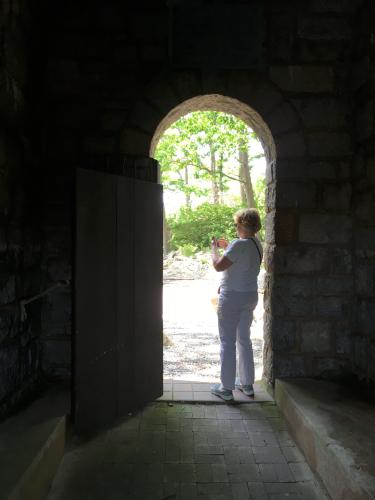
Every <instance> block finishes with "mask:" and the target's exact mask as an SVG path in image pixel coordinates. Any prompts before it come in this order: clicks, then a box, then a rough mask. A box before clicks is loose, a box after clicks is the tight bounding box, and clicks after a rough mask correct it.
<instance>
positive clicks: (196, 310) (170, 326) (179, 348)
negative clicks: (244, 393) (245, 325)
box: [163, 272, 263, 382]
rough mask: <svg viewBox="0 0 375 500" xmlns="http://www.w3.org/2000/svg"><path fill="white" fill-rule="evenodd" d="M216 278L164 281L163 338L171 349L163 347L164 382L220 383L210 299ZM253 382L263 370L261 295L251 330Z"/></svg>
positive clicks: (214, 316) (213, 315)
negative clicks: (253, 362) (166, 339)
mask: <svg viewBox="0 0 375 500" xmlns="http://www.w3.org/2000/svg"><path fill="white" fill-rule="evenodd" d="M217 287H218V275H217V274H216V273H214V272H213V273H212V274H211V273H208V274H207V275H206V276H205V278H204V279H176V278H173V279H171V278H169V277H164V291H163V322H164V334H165V335H166V336H167V338H168V339H170V341H171V342H170V343H171V345H170V346H165V347H164V378H167V379H168V378H173V379H176V380H184V379H185V380H187V379H188V380H195V381H202V382H215V381H219V373H220V358H219V336H218V331H217V317H216V311H215V308H214V306H213V305H212V303H211V299H212V298H213V297H216V296H217ZM251 340H252V344H253V351H254V361H255V375H256V377H255V378H256V379H257V380H258V379H260V378H261V376H262V366H263V294H261V293H259V302H258V306H257V308H256V310H255V311H254V320H253V324H252V327H251Z"/></svg>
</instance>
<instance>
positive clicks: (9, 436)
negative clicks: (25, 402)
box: [0, 394, 67, 500]
mask: <svg viewBox="0 0 375 500" xmlns="http://www.w3.org/2000/svg"><path fill="white" fill-rule="evenodd" d="M64 408H66V405H64ZM60 413H61V400H59V401H58V402H57V400H56V398H55V397H54V396H53V397H52V398H51V395H50V394H49V395H48V396H44V397H43V398H40V399H39V400H37V401H35V402H34V403H33V404H32V405H30V406H29V407H28V408H27V409H26V410H24V411H22V412H20V413H18V414H16V415H14V416H12V417H10V418H8V419H7V420H5V421H4V422H2V423H1V424H0V499H1V500H42V499H44V498H46V496H47V493H48V490H49V488H50V486H51V483H52V480H53V478H54V476H55V474H56V472H57V469H58V467H59V465H60V462H61V459H62V457H63V454H64V448H65V436H66V421H67V419H66V416H65V415H64V414H63V413H61V414H60ZM56 414H57V415H56Z"/></svg>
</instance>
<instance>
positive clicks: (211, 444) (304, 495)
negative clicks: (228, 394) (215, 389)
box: [48, 402, 327, 500]
mask: <svg viewBox="0 0 375 500" xmlns="http://www.w3.org/2000/svg"><path fill="white" fill-rule="evenodd" d="M281 498H293V499H306V500H323V499H326V498H327V497H326V495H325V493H324V492H323V491H322V490H321V489H320V486H319V485H318V483H317V481H316V480H315V478H314V475H313V474H312V472H311V470H310V469H309V467H308V465H307V464H306V462H305V461H304V457H303V455H302V454H301V453H300V451H299V450H298V448H297V447H296V446H295V445H294V443H293V440H292V438H291V436H290V434H289V432H288V430H287V427H286V425H285V422H284V420H283V418H282V417H281V415H280V414H279V411H278V409H277V407H276V405H275V404H274V403H273V402H264V403H253V404H251V405H249V404H235V405H222V404H212V403H211V404H183V403H166V402H156V403H153V404H151V405H149V406H148V407H146V408H145V409H144V410H143V411H142V412H140V413H139V414H136V415H132V416H129V417H127V418H125V419H124V420H122V421H121V422H119V423H118V424H117V425H115V426H113V427H112V428H110V429H107V430H106V431H103V432H102V433H100V434H98V435H96V436H95V437H93V438H91V439H90V440H87V441H84V440H82V439H79V438H77V437H74V438H73V439H72V441H71V442H70V444H69V448H68V450H67V452H66V454H65V457H64V460H63V462H62V465H61V467H60V469H59V472H58V475H57V477H56V478H55V481H54V483H53V485H52V488H51V491H50V494H49V496H48V500H86V499H87V500H97V499H98V500H101V499H103V500H120V499H121V500H124V499H129V500H143V499H146V500H147V499H150V500H227V499H228V500H254V499H269V500H271V499H281Z"/></svg>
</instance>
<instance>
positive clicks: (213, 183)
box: [210, 144, 220, 205]
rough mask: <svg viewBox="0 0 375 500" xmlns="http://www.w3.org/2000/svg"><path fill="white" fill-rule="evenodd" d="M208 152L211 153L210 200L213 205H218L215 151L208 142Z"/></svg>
mask: <svg viewBox="0 0 375 500" xmlns="http://www.w3.org/2000/svg"><path fill="white" fill-rule="evenodd" d="M210 153H211V186H212V200H213V202H214V204H215V205H218V204H219V202H220V200H219V186H218V183H217V179H216V156H215V151H214V149H213V147H212V145H211V144H210Z"/></svg>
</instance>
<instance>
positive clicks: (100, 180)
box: [73, 169, 163, 432]
mask: <svg viewBox="0 0 375 500" xmlns="http://www.w3.org/2000/svg"><path fill="white" fill-rule="evenodd" d="M75 234H76V241H75V249H76V251H75V335H74V343H73V347H74V420H75V427H76V430H77V432H90V431H94V430H98V429H100V428H101V427H102V426H105V425H108V424H110V423H111V422H113V421H115V420H116V418H118V417H120V416H122V415H124V414H126V413H128V412H130V411H133V410H134V409H136V408H138V407H139V406H141V405H142V404H145V403H146V402H149V401H153V400H154V399H155V398H157V397H159V396H161V394H162V392H163V361H162V351H163V346H162V302H161V301H162V189H161V186H160V185H158V184H156V183H152V182H147V181H141V180H138V179H134V178H129V177H124V176H121V175H114V174H108V173H103V172H98V171H92V170H86V169H78V170H77V176H76V231H75Z"/></svg>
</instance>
